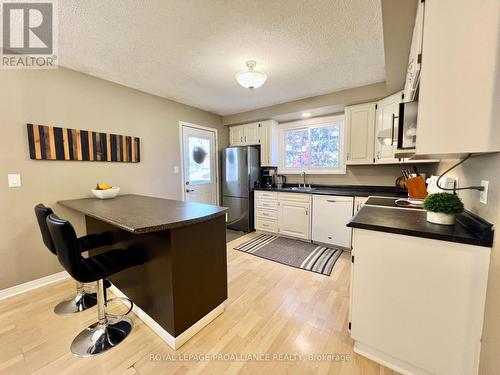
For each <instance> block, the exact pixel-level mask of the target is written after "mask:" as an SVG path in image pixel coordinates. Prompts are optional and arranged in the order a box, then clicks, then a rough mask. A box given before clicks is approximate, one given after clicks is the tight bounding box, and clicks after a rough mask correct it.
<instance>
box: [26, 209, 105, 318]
mask: <svg viewBox="0 0 500 375" xmlns="http://www.w3.org/2000/svg"><path fill="white" fill-rule="evenodd" d="M52 213H53V211H52V209H51V208H49V207H45V206H44V205H43V204H41V203H40V204H37V205H36V206H35V215H36V219H37V221H38V226H39V227H40V232H41V233H42V239H43V243H44V244H45V246H46V247H47V249H49V250H50V252H52V254H54V255H57V254H56V248H55V246H54V242H53V241H52V237H51V235H50V233H49V228H48V227H47V217H48V216H49V215H50V214H52ZM109 245H112V238H111V236H110V235H108V234H102V235H98V234H91V235H88V236H83V237H80V238H78V248H79V249H80V252H86V251H89V250H92V249H97V248H99V247H102V246H109ZM108 283H109V282H108ZM96 303H97V299H96V294H95V293H86V291H85V285H84V284H83V283H81V282H79V281H77V282H76V295H75V296H73V297H72V298H69V299H67V300H64V301H62V302H60V303H58V304H57V305H56V306H55V307H54V312H55V313H56V314H58V315H63V314H72V313H76V312H80V311H84V310H87V309H88V308H90V307H92V306H95V304H96Z"/></svg>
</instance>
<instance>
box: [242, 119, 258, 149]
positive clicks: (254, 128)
mask: <svg viewBox="0 0 500 375" xmlns="http://www.w3.org/2000/svg"><path fill="white" fill-rule="evenodd" d="M259 130H260V128H259V123H258V122H256V123H253V124H247V125H245V135H244V139H245V144H246V145H258V144H259V143H260V142H259V141H260V132H259Z"/></svg>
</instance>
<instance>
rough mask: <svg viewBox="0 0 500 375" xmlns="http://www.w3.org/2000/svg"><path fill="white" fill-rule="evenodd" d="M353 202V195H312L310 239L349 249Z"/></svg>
mask: <svg viewBox="0 0 500 375" xmlns="http://www.w3.org/2000/svg"><path fill="white" fill-rule="evenodd" d="M353 204H354V198H353V197H339V196H334V195H313V207H312V240H313V241H316V242H321V243H325V244H329V245H335V246H340V247H344V248H349V249H350V248H351V233H352V229H351V228H348V227H346V224H347V223H348V222H349V220H350V219H351V218H352V210H353Z"/></svg>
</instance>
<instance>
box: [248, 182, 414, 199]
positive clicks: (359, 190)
mask: <svg viewBox="0 0 500 375" xmlns="http://www.w3.org/2000/svg"><path fill="white" fill-rule="evenodd" d="M296 186H297V185H292V184H287V185H285V186H284V187H282V188H279V189H278V188H277V187H271V188H267V187H256V188H255V190H261V191H281V192H285V193H306V194H307V193H309V194H315V195H339V196H349V197H368V196H370V195H374V196H384V197H407V196H408V193H406V192H404V193H402V192H399V193H397V192H396V188H395V187H394V186H369V185H332V186H326V185H312V189H311V190H310V191H305V190H292V187H296Z"/></svg>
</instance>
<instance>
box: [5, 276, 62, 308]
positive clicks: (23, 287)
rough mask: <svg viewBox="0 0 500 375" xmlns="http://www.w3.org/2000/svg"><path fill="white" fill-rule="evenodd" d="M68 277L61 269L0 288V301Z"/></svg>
mask: <svg viewBox="0 0 500 375" xmlns="http://www.w3.org/2000/svg"><path fill="white" fill-rule="evenodd" d="M68 277H69V274H68V273H67V272H66V271H61V272H58V273H54V274H52V275H49V276H45V277H41V278H39V279H36V280H31V281H28V282H26V283H23V284H19V285H14V286H12V287H10V288H6V289H3V290H0V301H1V300H3V299H6V298H10V297H14V296H17V295H18V294H22V293H25V292H29V291H30V290H34V289H38V288H41V287H42V286H46V285H49V284H52V283H55V282H58V281H61V280H65V279H67V278H68Z"/></svg>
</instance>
